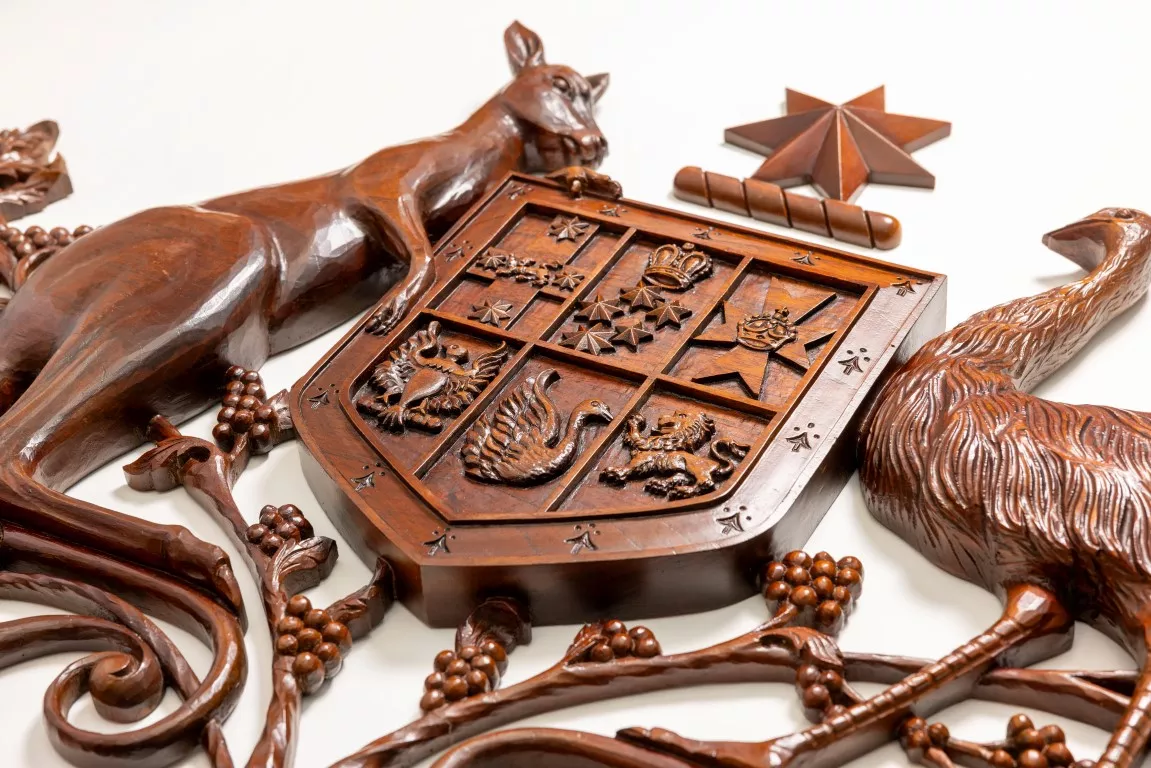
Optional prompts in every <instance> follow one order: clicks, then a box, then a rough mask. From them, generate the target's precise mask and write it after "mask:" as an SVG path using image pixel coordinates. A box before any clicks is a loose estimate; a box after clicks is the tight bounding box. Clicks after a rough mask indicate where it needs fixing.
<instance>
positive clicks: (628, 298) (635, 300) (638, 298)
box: [619, 280, 664, 310]
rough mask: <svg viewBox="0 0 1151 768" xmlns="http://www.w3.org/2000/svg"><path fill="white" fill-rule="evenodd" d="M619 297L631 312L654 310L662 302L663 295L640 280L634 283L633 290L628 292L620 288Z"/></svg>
mask: <svg viewBox="0 0 1151 768" xmlns="http://www.w3.org/2000/svg"><path fill="white" fill-rule="evenodd" d="M619 297H620V299H622V300H623V301H625V302H627V303H628V305H629V306H630V307H631V308H632V309H633V310H635V309H655V308H656V307H658V306H659V305H660V304H663V302H664V298H663V294H662V293H660V292H659V291H658V290H656V289H655V288H652V287H651V286H650V285H648V284H647V283H645V282H643V281H642V280H641V281H639V282H638V283H636V284H635V288H632V289H631V290H630V291H629V290H626V289H624V288H620V289H619Z"/></svg>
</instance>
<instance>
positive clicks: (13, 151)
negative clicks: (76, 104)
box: [0, 120, 72, 221]
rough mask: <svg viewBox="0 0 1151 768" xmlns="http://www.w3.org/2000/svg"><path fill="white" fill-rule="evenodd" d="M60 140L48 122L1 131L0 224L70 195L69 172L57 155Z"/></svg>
mask: <svg viewBox="0 0 1151 768" xmlns="http://www.w3.org/2000/svg"><path fill="white" fill-rule="evenodd" d="M59 137H60V127H59V126H58V125H56V123H55V122H53V121H51V120H43V121H41V122H39V123H36V124H35V125H33V126H31V127H29V128H25V129H24V130H19V129H17V128H11V129H3V130H0V221H13V220H15V219H19V218H21V217H23V216H29V215H31V214H33V213H39V212H40V211H42V210H44V208H46V207H47V206H49V205H51V204H52V203H54V202H56V201H57V200H61V199H63V198H65V197H67V196H68V195H70V194H72V181H71V179H70V178H69V177H68V168H67V166H66V165H65V164H64V158H63V156H61V155H59V154H56V140H57V139H58V138H59Z"/></svg>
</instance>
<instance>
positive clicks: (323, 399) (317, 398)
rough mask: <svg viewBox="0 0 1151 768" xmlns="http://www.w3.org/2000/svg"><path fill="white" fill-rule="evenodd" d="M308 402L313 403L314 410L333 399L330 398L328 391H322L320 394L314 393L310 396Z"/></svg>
mask: <svg viewBox="0 0 1151 768" xmlns="http://www.w3.org/2000/svg"><path fill="white" fill-rule="evenodd" d="M308 402H309V403H311V404H312V410H313V411H314V410H316V409H317V408H322V407H324V406H325V405H327V404H328V403H330V402H331V400H329V399H328V393H327V392H321V393H320V394H318V395H314V396H312V397H309V398H308Z"/></svg>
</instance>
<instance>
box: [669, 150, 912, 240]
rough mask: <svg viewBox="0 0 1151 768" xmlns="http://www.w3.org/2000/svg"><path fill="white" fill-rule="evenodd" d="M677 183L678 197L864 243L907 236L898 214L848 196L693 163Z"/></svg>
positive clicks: (682, 171)
mask: <svg viewBox="0 0 1151 768" xmlns="http://www.w3.org/2000/svg"><path fill="white" fill-rule="evenodd" d="M672 189H673V190H674V191H675V196H676V197H678V198H679V199H680V200H686V201H687V202H689V203H696V204H697V205H707V206H711V207H712V208H718V209H719V210H721V211H727V212H728V213H736V214H739V215H740V216H750V217H751V218H753V219H756V220H758V221H765V222H767V223H768V224H775V225H777V226H780V227H789V228H794V229H799V230H803V231H804V232H811V233H812V234H816V235H823V236H824V237H830V238H834V239H835V240H841V241H843V242H845V243H851V244H852V245H859V246H862V247H864V248H878V249H879V250H881V251H888V250H891V249H892V248H894V247H896V246H897V245H899V243H900V242H901V241H902V240H903V229H902V227H901V226H900V224H899V219H897V218H895V217H894V216H891V215H889V214H886V213H877V212H876V211H865V210H864V209H862V208H860V207H859V206H858V205H852V204H851V203H845V202H843V201H842V200H832V199H830V198H829V199H826V200H823V199H820V198H818V197H810V196H808V195H801V194H799V193H798V192H789V191H787V190H786V189H784V188H783V187H781V186H779V185H778V184H772V183H771V182H768V181H762V180H760V179H743V180H740V179H736V178H734V177H732V176H724V175H722V174H719V173H712V172H711V171H704V170H703V169H701V168H698V167H696V166H694V165H689V166H685V167H683V168H681V169H680V170H679V172H678V173H676V175H675V181H674V182H673V184H672Z"/></svg>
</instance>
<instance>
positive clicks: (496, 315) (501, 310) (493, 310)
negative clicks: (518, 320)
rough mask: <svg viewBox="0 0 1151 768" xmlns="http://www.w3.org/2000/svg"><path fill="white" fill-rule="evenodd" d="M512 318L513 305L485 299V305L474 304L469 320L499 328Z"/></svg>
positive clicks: (498, 300) (499, 300)
mask: <svg viewBox="0 0 1151 768" xmlns="http://www.w3.org/2000/svg"><path fill="white" fill-rule="evenodd" d="M511 316H512V305H511V303H510V302H507V301H503V300H501V299H496V300H495V301H492V300H491V299H484V303H483V304H473V305H472V313H471V314H470V315H468V319H469V320H478V321H479V322H481V323H484V324H485V325H494V326H496V327H497V328H498V327H499V326H500V323H502V322H503V321H504V320H507V319H508V318H509V317H511Z"/></svg>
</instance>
